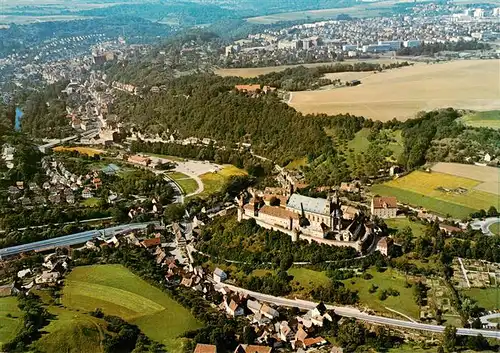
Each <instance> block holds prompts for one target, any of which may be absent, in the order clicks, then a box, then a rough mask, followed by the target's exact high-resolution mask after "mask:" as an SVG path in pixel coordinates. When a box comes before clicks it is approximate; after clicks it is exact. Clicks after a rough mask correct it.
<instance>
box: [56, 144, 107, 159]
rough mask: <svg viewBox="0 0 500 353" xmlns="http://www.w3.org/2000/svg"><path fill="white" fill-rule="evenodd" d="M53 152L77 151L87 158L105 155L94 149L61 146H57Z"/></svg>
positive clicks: (101, 151)
mask: <svg viewBox="0 0 500 353" xmlns="http://www.w3.org/2000/svg"><path fill="white" fill-rule="evenodd" d="M53 150H54V152H69V151H77V152H79V153H81V154H86V155H89V156H91V157H92V156H94V155H96V154H102V153H105V152H106V151H103V150H98V149H96V148H89V147H63V146H57V147H54V148H53Z"/></svg>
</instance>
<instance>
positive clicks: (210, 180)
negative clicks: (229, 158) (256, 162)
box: [200, 165, 247, 197]
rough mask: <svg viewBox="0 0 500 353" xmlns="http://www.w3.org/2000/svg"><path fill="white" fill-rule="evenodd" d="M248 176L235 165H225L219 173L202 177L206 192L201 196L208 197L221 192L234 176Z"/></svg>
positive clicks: (206, 174)
mask: <svg viewBox="0 0 500 353" xmlns="http://www.w3.org/2000/svg"><path fill="white" fill-rule="evenodd" d="M246 174H247V173H246V172H245V171H244V170H243V169H239V168H237V167H235V166H233V165H225V166H224V167H223V168H222V169H220V170H219V171H217V172H209V173H205V174H203V175H200V179H201V181H202V182H203V185H204V186H205V190H204V191H203V192H202V193H201V194H200V196H202V197H203V196H208V195H210V194H213V193H214V192H218V191H220V190H221V189H222V187H223V186H224V184H225V183H226V182H227V181H229V179H230V178H231V177H232V176H237V175H246Z"/></svg>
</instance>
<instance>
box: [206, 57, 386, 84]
mask: <svg viewBox="0 0 500 353" xmlns="http://www.w3.org/2000/svg"><path fill="white" fill-rule="evenodd" d="M358 62H367V63H377V64H380V65H382V64H393V63H394V62H395V61H394V60H392V59H369V60H346V61H344V63H346V64H355V63H358ZM332 64H335V62H323V63H312V64H296V65H279V66H264V67H245V68H236V69H216V70H214V73H215V74H216V75H219V76H238V77H243V78H250V77H257V76H260V75H267V74H270V73H272V72H279V71H284V70H286V69H290V68H294V67H298V66H304V67H307V68H314V67H318V66H325V65H332ZM371 74H372V72H371V71H370V72H338V73H329V74H325V77H327V78H331V79H336V78H338V79H340V80H342V81H349V80H354V79H356V78H360V77H361V78H364V77H366V76H368V75H371ZM350 77H353V78H352V79H350Z"/></svg>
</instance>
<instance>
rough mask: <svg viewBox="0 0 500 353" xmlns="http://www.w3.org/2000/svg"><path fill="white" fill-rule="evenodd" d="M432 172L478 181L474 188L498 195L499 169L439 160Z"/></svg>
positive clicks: (499, 193)
mask: <svg viewBox="0 0 500 353" xmlns="http://www.w3.org/2000/svg"><path fill="white" fill-rule="evenodd" d="M431 169H432V171H433V172H438V173H445V174H451V175H455V176H457V177H462V178H469V179H474V180H477V181H480V182H481V183H479V184H478V185H477V186H476V187H475V188H474V189H476V190H480V191H485V192H489V193H492V194H497V195H500V192H499V190H500V187H499V183H500V169H498V168H494V167H482V166H478V165H472V164H460V163H444V162H439V163H437V164H435V165H434V166H433V167H432V168H431Z"/></svg>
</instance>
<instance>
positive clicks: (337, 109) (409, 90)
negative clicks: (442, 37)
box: [290, 60, 500, 121]
mask: <svg viewBox="0 0 500 353" xmlns="http://www.w3.org/2000/svg"><path fill="white" fill-rule="evenodd" d="M499 74H500V65H498V60H463V61H452V62H446V63H438V64H419V65H413V66H410V67H404V68H399V69H394V70H387V71H384V72H381V73H378V74H376V75H370V76H367V77H365V78H363V79H362V80H361V82H362V83H361V85H358V86H355V87H345V88H341V89H333V90H318V91H303V92H294V93H293V98H292V100H291V102H290V105H291V106H292V107H294V108H295V109H297V110H298V111H301V112H302V113H327V114H340V113H350V114H353V115H360V116H364V117H366V118H371V119H375V120H381V121H387V120H391V119H393V118H397V119H400V120H405V119H408V118H411V117H413V116H414V115H415V114H416V113H417V112H419V111H422V110H433V109H438V108H447V107H454V108H457V109H472V110H477V111H489V110H494V109H500V101H499V100H498V97H499V95H500V87H499V86H498V76H499ZM429 82H432V85H429Z"/></svg>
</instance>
